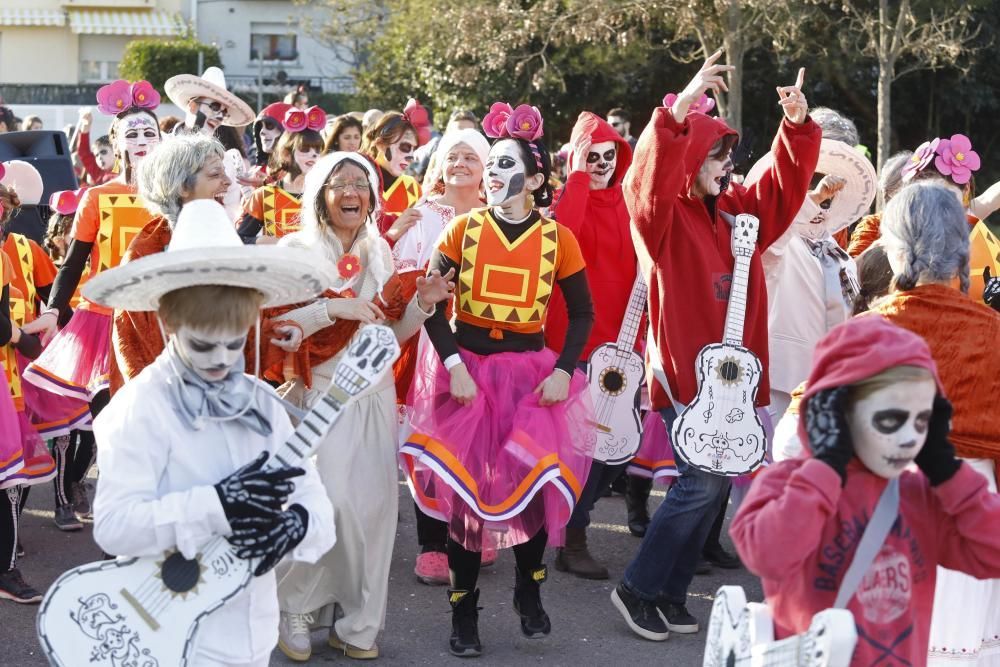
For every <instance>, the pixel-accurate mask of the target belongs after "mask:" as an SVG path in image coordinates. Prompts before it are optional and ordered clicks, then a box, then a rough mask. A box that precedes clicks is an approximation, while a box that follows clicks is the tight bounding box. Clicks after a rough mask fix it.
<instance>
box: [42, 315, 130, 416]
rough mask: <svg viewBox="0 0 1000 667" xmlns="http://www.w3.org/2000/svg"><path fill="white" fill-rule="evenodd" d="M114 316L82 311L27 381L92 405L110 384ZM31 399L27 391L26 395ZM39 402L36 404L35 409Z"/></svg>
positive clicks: (53, 340)
mask: <svg viewBox="0 0 1000 667" xmlns="http://www.w3.org/2000/svg"><path fill="white" fill-rule="evenodd" d="M110 354H111V316H110V315H103V314H101V313H95V312H93V311H90V310H82V309H78V310H77V311H76V312H75V313H73V317H72V318H71V319H70V321H69V324H67V325H66V328H65V329H63V330H62V331H60V332H59V333H58V334H56V335H55V337H54V338H53V339H52V340H51V341H49V344H48V345H47V346H46V347H45V349H44V350H42V354H41V355H40V356H39V357H38V359H35V360H34V361H33V362H32V363H31V364H30V365H29V366H28V368H26V369H25V371H24V380H25V382H26V383H30V384H32V385H34V386H36V387H39V388H41V389H45V390H46V391H49V392H51V393H53V394H58V395H60V396H68V397H70V398H75V399H77V400H81V401H84V402H86V403H89V402H90V401H91V399H93V398H94V396H95V395H96V394H97V392H99V391H101V390H102V389H107V388H108V384H109V372H110ZM25 396H26V397H27V392H26V393H25ZM37 405H38V403H37V402H35V406H36V407H35V408H34V409H38V408H37Z"/></svg>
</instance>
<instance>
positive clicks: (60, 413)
mask: <svg viewBox="0 0 1000 667" xmlns="http://www.w3.org/2000/svg"><path fill="white" fill-rule="evenodd" d="M30 363H31V362H29V361H28V360H27V359H26V358H24V357H23V356H21V354H20V353H18V355H17V365H18V367H19V368H20V369H21V377H22V378H23V377H24V373H25V371H26V370H27V368H28V366H29V365H30ZM21 393H22V394H23V395H24V414H25V415H27V417H28V420H29V421H30V422H31V425H32V426H33V427H34V429H35V431H37V432H38V435H40V436H41V437H42V439H43V440H48V439H50V438H56V437H58V436H60V435H68V434H69V432H70V431H74V430H77V429H84V430H90V422H91V415H90V404H89V403H87V402H86V401H83V400H81V399H79V398H74V397H71V396H62V395H60V394H53V393H52V392H50V391H46V390H45V389H42V388H41V387H37V386H35V385H33V384H30V383H28V382H23V381H22V382H21Z"/></svg>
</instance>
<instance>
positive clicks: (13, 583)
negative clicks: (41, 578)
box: [0, 567, 42, 604]
mask: <svg viewBox="0 0 1000 667" xmlns="http://www.w3.org/2000/svg"><path fill="white" fill-rule="evenodd" d="M0 599H3V600H11V601H12V602H17V603H18V604H38V603H39V602H41V601H42V594H41V593H39V592H38V591H36V590H35V589H34V588H32V587H31V586H29V585H28V582H26V581H25V580H24V577H22V576H21V571H20V570H18V569H17V568H16V567H15V568H14V569H13V570H9V571H7V572H4V573H3V574H0Z"/></svg>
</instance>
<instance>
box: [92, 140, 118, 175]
mask: <svg viewBox="0 0 1000 667" xmlns="http://www.w3.org/2000/svg"><path fill="white" fill-rule="evenodd" d="M91 151H92V152H93V154H94V160H95V161H96V162H97V168H98V169H100V170H101V171H110V170H111V168H112V167H113V166H115V154H114V152H112V150H111V146H108V145H101V146H99V145H97V144H94V146H93V148H92V149H91Z"/></svg>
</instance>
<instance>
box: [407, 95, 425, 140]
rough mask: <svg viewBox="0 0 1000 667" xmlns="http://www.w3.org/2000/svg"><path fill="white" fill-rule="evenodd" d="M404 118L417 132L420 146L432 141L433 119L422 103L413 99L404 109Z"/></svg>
mask: <svg viewBox="0 0 1000 667" xmlns="http://www.w3.org/2000/svg"><path fill="white" fill-rule="evenodd" d="M403 117H404V118H406V122H407V123H409V124H410V125H412V126H413V129H414V130H416V132H417V145H418V146H423V145H424V144H426V143H427V142H428V141H430V140H431V118H430V115H429V114H428V113H427V109H425V108H424V107H423V106H422V105H421V104H420V102H418V101H416V100H415V99H413V98H412V97H411V98H410V99H409V100H408V101H407V102H406V106H405V107H403Z"/></svg>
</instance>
